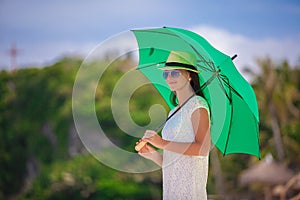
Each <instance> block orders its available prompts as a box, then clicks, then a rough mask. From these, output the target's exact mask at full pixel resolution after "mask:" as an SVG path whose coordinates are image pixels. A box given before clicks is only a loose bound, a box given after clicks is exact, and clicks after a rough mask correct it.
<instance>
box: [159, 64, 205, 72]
mask: <svg viewBox="0 0 300 200" xmlns="http://www.w3.org/2000/svg"><path fill="white" fill-rule="evenodd" d="M159 69H160V70H163V71H166V70H174V69H183V70H187V71H192V72H195V73H197V74H198V73H200V71H198V70H195V69H189V68H186V67H178V66H172V67H170V66H168V67H166V66H165V67H161V68H159Z"/></svg>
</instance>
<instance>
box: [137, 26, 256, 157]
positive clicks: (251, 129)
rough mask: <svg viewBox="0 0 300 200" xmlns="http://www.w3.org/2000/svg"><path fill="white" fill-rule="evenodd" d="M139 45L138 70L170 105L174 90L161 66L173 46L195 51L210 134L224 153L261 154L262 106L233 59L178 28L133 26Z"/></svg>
mask: <svg viewBox="0 0 300 200" xmlns="http://www.w3.org/2000/svg"><path fill="white" fill-rule="evenodd" d="M133 33H134V35H135V37H136V39H137V43H138V46H139V65H138V69H139V70H140V71H141V72H142V73H143V74H144V75H145V76H146V77H147V78H148V79H149V80H150V81H151V82H152V83H153V85H154V86H155V88H156V89H157V90H158V91H159V93H160V94H161V95H162V97H163V98H164V100H165V101H166V103H167V104H168V106H169V107H170V108H171V109H172V108H173V107H174V106H173V105H172V103H171V100H170V94H171V92H172V91H170V89H169V87H168V85H167V83H166V81H165V80H164V79H163V77H162V71H161V70H159V68H161V67H164V65H165V63H166V60H167V58H168V56H169V54H170V52H171V51H181V52H190V53H193V54H195V56H196V66H195V67H196V68H197V70H198V71H200V73H199V80H200V85H202V86H201V88H202V89H203V91H202V92H203V94H204V96H205V98H206V100H207V101H208V104H209V107H210V112H211V138H212V142H213V144H214V145H216V146H217V148H218V149H219V150H220V151H221V152H222V153H223V154H224V155H226V154H231V153H246V154H251V155H255V156H257V157H260V151H259V138H258V122H259V116H258V106H257V102H256V97H255V94H254V91H253V89H252V87H251V86H250V85H249V83H248V82H247V81H246V80H245V79H244V78H243V77H242V76H241V75H240V73H239V72H238V71H237V69H236V68H235V66H234V64H233V62H232V59H231V58H230V57H229V56H227V55H225V54H224V53H222V52H220V51H218V50H217V49H215V48H214V47H212V46H211V45H210V44H209V43H208V42H207V41H206V40H205V39H204V38H203V37H201V36H200V35H198V34H196V33H193V32H190V31H187V30H184V29H179V28H170V27H163V28H155V29H146V30H133Z"/></svg>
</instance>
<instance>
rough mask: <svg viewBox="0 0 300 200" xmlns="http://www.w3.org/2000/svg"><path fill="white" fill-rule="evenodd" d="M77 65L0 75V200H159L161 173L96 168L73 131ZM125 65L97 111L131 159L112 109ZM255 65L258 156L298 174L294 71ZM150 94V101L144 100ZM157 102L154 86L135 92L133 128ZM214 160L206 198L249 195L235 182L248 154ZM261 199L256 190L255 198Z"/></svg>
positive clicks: (298, 78) (109, 78)
mask: <svg viewBox="0 0 300 200" xmlns="http://www.w3.org/2000/svg"><path fill="white" fill-rule="evenodd" d="M81 63H82V60H80V59H75V58H64V59H62V60H60V61H58V62H57V63H55V64H53V65H51V66H46V67H43V68H28V69H19V70H18V71H16V72H7V71H1V72H0V113H1V115H0V136H1V140H0V199H7V198H10V197H15V198H16V199H23V200H27V199H28V200H29V199H160V198H161V193H162V191H161V172H159V171H157V172H153V173H146V174H128V173H122V172H118V171H116V170H113V169H111V168H109V167H107V166H105V165H103V164H101V163H100V162H99V161H97V160H96V159H95V158H94V157H92V156H91V155H90V154H88V153H87V152H86V151H85V149H84V147H83V145H82V144H81V143H80V140H79V139H78V136H77V134H76V131H74V122H73V116H72V90H73V83H74V80H75V77H76V73H77V71H78V69H79V67H80V65H81ZM105 63H106V62H105V60H104V61H99V62H97V63H93V64H94V65H100V66H101V65H105ZM130 63H133V62H132V61H131V59H130V57H129V58H125V59H123V60H120V61H118V62H114V63H112V64H111V66H110V67H109V68H108V69H107V70H106V71H105V74H104V75H103V76H102V78H101V80H100V81H99V85H98V87H97V91H96V96H95V98H96V105H95V108H96V112H97V117H98V121H99V123H100V125H101V127H102V128H103V129H104V131H106V132H109V135H108V137H109V138H110V139H111V140H112V141H113V142H114V143H117V144H118V146H120V147H121V148H123V149H125V150H128V151H132V152H133V146H134V144H135V141H136V140H137V138H135V137H132V136H129V135H127V134H124V133H123V132H122V130H120V129H119V128H118V126H117V125H116V123H115V121H114V119H113V115H112V112H111V108H110V98H111V95H112V91H113V89H114V86H115V84H116V83H117V82H118V80H119V79H120V77H122V75H123V74H124V73H125V72H126V71H127V70H128V65H130ZM258 63H259V66H260V67H261V71H260V72H255V73H254V72H251V70H248V72H251V73H252V77H253V87H254V89H255V93H256V95H257V99H258V103H259V109H260V118H261V122H260V130H261V132H260V142H261V149H262V155H263V157H264V155H266V154H267V153H270V152H271V153H272V154H273V156H274V157H275V159H276V160H279V161H281V162H284V163H286V165H287V166H288V167H289V168H290V169H292V170H293V171H294V172H299V171H300V157H299V151H300V135H299V132H300V111H299V110H300V96H299V94H300V92H299V91H300V70H299V66H298V67H296V68H292V67H291V66H289V64H288V63H286V62H282V63H280V64H278V65H275V64H274V63H272V61H271V60H270V59H265V60H260V61H259V62H258ZM124 66H125V68H124ZM131 66H132V67H133V66H134V65H133V64H132V65H131ZM148 93H151V95H148V96H147V99H145V98H144V94H148ZM148 97H149V98H148ZM156 103H162V101H161V98H160V97H159V95H158V94H157V92H156V91H155V90H154V89H153V87H151V86H150V85H145V86H143V87H140V88H138V89H137V90H136V91H135V92H134V93H133V95H132V97H131V99H130V102H129V104H130V105H129V109H130V111H131V115H132V116H131V117H132V118H133V120H134V121H135V122H136V123H137V124H139V125H141V126H143V125H147V124H148V123H149V122H150V117H149V116H148V111H149V109H150V107H151V105H154V104H156ZM164 106H166V105H164ZM274 123H275V124H274ZM276 124H277V126H276ZM274 127H275V128H274ZM276 127H277V128H276ZM108 130H109V131H108ZM276 134H277V135H276ZM278 138H279V139H278ZM72 149H73V150H72ZM74 149H75V150H74ZM215 161H218V162H219V163H220V169H219V170H221V173H216V171H215V170H213V169H211V170H210V175H209V181H208V193H209V194H220V193H222V194H225V195H226V196H229V197H230V196H231V197H238V194H243V195H247V194H249V193H250V192H251V191H249V190H248V188H246V187H241V186H239V184H238V176H239V174H240V173H241V172H242V171H243V170H244V169H246V168H248V167H249V166H251V165H253V163H256V162H258V161H259V160H257V159H256V158H255V157H252V156H248V155H229V156H226V157H223V156H222V155H220V153H216V154H215V155H213V154H212V155H211V163H212V162H215ZM211 167H212V165H211ZM220 180H222V181H223V188H222V189H221V191H220V187H218V183H220ZM262 193H263V191H262V190H260V189H259V188H258V189H257V191H256V194H257V196H256V197H261V195H262Z"/></svg>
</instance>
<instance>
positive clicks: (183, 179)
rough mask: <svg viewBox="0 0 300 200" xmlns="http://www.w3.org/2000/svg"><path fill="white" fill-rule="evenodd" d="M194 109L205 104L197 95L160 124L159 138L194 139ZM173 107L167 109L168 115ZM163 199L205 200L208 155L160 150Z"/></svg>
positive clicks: (174, 139) (206, 106) (171, 139)
mask: <svg viewBox="0 0 300 200" xmlns="http://www.w3.org/2000/svg"><path fill="white" fill-rule="evenodd" d="M197 108H205V109H207V110H208V112H209V109H208V105H207V102H206V101H205V99H203V98H202V97H200V96H194V97H192V98H191V99H190V100H189V101H188V102H187V103H186V105H184V106H183V107H182V108H181V110H179V111H178V112H177V113H176V114H175V115H174V116H173V117H172V118H171V119H170V120H169V121H168V122H167V123H166V125H165V126H164V128H163V130H162V137H163V139H165V140H168V141H175V142H194V141H195V135H194V131H193V126H192V121H191V115H192V113H193V112H194V111H195V110H196V109H197ZM175 110H176V108H174V109H173V110H171V111H170V113H169V115H170V114H172V113H173V112H174V111H175ZM162 172H163V199H164V200H173V199H174V200H180V199H182V200H189V199H199V200H205V199H207V194H206V183H207V177H208V156H186V155H182V154H178V153H174V152H171V151H167V150H164V152H163V164H162Z"/></svg>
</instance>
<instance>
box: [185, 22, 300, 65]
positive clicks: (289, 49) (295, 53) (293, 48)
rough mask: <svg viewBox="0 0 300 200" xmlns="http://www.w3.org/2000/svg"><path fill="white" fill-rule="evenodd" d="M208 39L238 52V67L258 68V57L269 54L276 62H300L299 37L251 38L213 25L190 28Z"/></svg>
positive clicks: (225, 49)
mask: <svg viewBox="0 0 300 200" xmlns="http://www.w3.org/2000/svg"><path fill="white" fill-rule="evenodd" d="M190 30H191V31H194V32H196V33H198V34H200V35H202V36H203V37H204V38H206V39H207V40H208V42H210V43H211V44H212V45H213V46H214V47H215V48H217V49H218V50H220V51H222V52H224V53H226V54H227V55H229V56H233V55H234V54H237V55H238V57H237V58H236V60H234V63H235V64H236V66H237V68H238V69H239V70H242V68H244V67H245V66H247V67H251V68H253V69H254V70H255V69H257V63H256V59H257V58H265V57H267V56H269V57H270V58H271V59H273V60H274V61H275V62H280V61H283V60H287V61H288V62H289V63H290V64H291V65H296V64H299V58H300V46H299V43H300V41H299V38H298V39H297V38H296V39H293V38H259V39H257V38H249V37H246V36H243V35H238V34H234V33H230V32H228V31H225V30H221V29H218V28H214V27H211V26H205V25H199V26H194V27H191V28H190Z"/></svg>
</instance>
